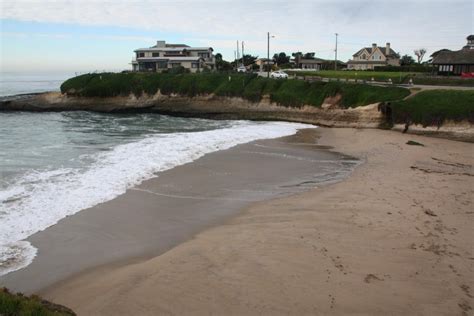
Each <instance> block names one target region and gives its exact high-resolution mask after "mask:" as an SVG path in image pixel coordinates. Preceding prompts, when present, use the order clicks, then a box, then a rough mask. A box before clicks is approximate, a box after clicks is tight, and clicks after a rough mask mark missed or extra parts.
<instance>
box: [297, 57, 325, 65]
mask: <svg viewBox="0 0 474 316" xmlns="http://www.w3.org/2000/svg"><path fill="white" fill-rule="evenodd" d="M324 62H325V60H324V59H321V58H311V59H309V58H301V59H300V60H299V63H300V64H322V63H324Z"/></svg>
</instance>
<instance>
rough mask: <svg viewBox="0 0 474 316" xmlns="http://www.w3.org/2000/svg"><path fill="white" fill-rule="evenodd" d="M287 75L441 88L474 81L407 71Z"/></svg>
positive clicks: (354, 71) (301, 72) (320, 72)
mask: <svg viewBox="0 0 474 316" xmlns="http://www.w3.org/2000/svg"><path fill="white" fill-rule="evenodd" d="M287 72H288V73H289V74H294V75H297V76H317V77H322V78H335V79H351V80H353V79H357V80H365V81H371V80H372V78H374V80H375V81H383V82H388V80H389V79H391V80H392V82H393V83H394V84H399V83H408V82H409V80H410V79H412V80H413V83H414V84H424V85H443V86H471V87H473V86H474V79H461V78H459V77H433V76H431V75H429V74H426V73H422V72H407V71H370V70H364V71H362V70H361V71H356V70H351V71H340V70H339V71H335V70H321V71H291V70H288V71H287Z"/></svg>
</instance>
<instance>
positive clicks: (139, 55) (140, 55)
mask: <svg viewBox="0 0 474 316" xmlns="http://www.w3.org/2000/svg"><path fill="white" fill-rule="evenodd" d="M140 57H145V53H137V58H140Z"/></svg>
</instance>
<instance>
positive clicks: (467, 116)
mask: <svg viewBox="0 0 474 316" xmlns="http://www.w3.org/2000/svg"><path fill="white" fill-rule="evenodd" d="M390 107H391V109H392V114H391V116H392V120H393V123H401V124H405V123H414V124H422V125H423V126H430V125H432V126H441V125H442V124H443V122H444V121H445V120H452V121H462V120H467V121H469V122H471V123H474V91H470V90H467V91H456V90H429V91H421V92H419V93H417V94H416V95H415V96H413V97H411V98H408V99H405V100H399V101H394V102H392V103H391V106H390Z"/></svg>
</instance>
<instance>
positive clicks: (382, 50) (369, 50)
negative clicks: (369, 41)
mask: <svg viewBox="0 0 474 316" xmlns="http://www.w3.org/2000/svg"><path fill="white" fill-rule="evenodd" d="M378 48H379V49H380V51H381V52H382V54H384V55H385V47H382V46H378ZM364 49H365V50H367V51H368V52H369V54H372V47H364V48H362V49H359V50H358V51H357V53H355V54H354V55H352V56H353V57H355V56H358V55H359V54H360V53H362V51H363V50H364ZM392 55H396V53H395V51H394V50H393V49H392V48H390V52H389V54H388V55H385V56H392Z"/></svg>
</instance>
